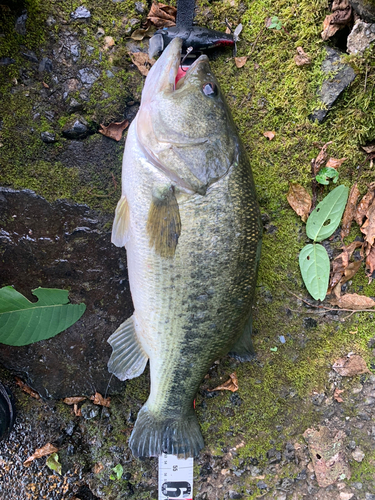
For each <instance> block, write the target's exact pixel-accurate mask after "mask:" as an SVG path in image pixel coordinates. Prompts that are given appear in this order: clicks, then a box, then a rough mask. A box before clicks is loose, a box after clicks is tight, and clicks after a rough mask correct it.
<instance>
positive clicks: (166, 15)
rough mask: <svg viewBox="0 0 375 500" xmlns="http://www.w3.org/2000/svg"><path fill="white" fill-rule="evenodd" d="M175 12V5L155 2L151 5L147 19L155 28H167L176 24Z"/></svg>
mask: <svg viewBox="0 0 375 500" xmlns="http://www.w3.org/2000/svg"><path fill="white" fill-rule="evenodd" d="M176 14H177V9H176V7H172V6H171V5H165V4H163V3H157V2H155V3H153V4H152V5H151V9H150V12H149V13H148V15H147V19H149V20H150V21H151V22H152V23H153V24H154V25H155V26H156V27H157V28H169V27H171V26H176Z"/></svg>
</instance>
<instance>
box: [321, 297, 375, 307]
mask: <svg viewBox="0 0 375 500" xmlns="http://www.w3.org/2000/svg"><path fill="white" fill-rule="evenodd" d="M329 303H330V304H332V305H333V306H338V307H340V308H341V309H354V310H359V309H371V308H372V307H374V306H375V301H374V300H372V299H370V297H366V296H365V295H358V294H357V293H347V294H345V295H343V296H342V297H340V298H339V299H331V300H330V301H329Z"/></svg>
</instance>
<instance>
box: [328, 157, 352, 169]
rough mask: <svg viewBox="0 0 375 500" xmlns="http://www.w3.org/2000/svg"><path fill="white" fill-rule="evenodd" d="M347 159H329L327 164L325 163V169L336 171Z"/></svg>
mask: <svg viewBox="0 0 375 500" xmlns="http://www.w3.org/2000/svg"><path fill="white" fill-rule="evenodd" d="M346 159H347V158H340V159H338V158H330V159H329V160H328V161H327V163H326V167H327V168H335V169H336V170H337V169H338V168H339V167H341V165H342V164H343V163H344V161H345V160H346Z"/></svg>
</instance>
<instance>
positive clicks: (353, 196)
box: [341, 183, 360, 239]
mask: <svg viewBox="0 0 375 500" xmlns="http://www.w3.org/2000/svg"><path fill="white" fill-rule="evenodd" d="M359 195H360V192H359V189H358V184H357V183H355V184H354V185H353V186H352V188H351V190H350V193H349V198H348V202H347V204H346V208H345V212H344V215H343V218H342V223H341V228H342V229H341V238H342V239H344V238H345V237H346V236H348V234H349V233H350V227H351V225H352V220H353V219H354V216H355V212H356V207H357V201H358V197H359Z"/></svg>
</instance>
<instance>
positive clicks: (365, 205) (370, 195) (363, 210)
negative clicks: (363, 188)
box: [355, 182, 375, 226]
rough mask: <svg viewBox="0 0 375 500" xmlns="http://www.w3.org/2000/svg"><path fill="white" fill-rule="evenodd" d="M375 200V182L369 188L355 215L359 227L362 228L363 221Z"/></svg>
mask: <svg viewBox="0 0 375 500" xmlns="http://www.w3.org/2000/svg"><path fill="white" fill-rule="evenodd" d="M374 198H375V182H371V184H370V185H369V187H368V190H367V193H366V194H365V195H364V197H363V198H362V200H361V201H360V202H359V204H358V206H357V210H356V213H355V221H356V223H357V224H358V225H359V226H362V223H363V219H364V218H365V216H366V214H367V210H368V209H369V207H370V205H371V204H372V202H373V201H374Z"/></svg>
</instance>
